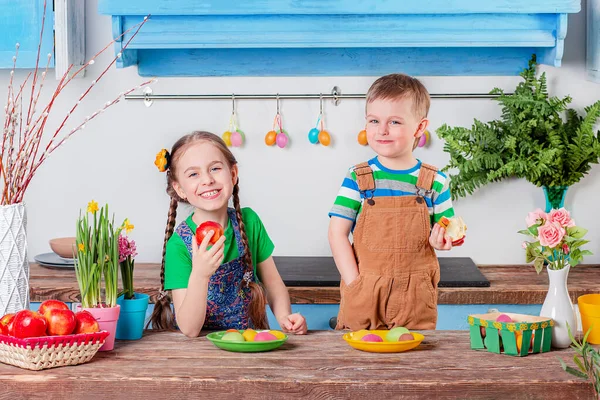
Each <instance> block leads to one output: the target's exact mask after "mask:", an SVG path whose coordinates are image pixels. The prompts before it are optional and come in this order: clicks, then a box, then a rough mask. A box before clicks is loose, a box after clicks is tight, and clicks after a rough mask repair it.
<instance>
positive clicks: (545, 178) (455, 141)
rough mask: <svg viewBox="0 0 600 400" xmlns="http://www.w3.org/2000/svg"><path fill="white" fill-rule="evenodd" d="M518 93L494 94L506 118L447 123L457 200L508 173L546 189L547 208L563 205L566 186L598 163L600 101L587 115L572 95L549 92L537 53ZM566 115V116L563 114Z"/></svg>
mask: <svg viewBox="0 0 600 400" xmlns="http://www.w3.org/2000/svg"><path fill="white" fill-rule="evenodd" d="M520 75H521V77H522V78H523V81H522V82H520V83H519V84H518V85H517V87H516V89H515V91H514V93H513V94H505V93H504V91H503V90H501V89H498V88H495V89H493V90H492V91H491V92H490V93H491V94H497V95H498V98H497V99H496V100H497V101H498V102H499V103H500V105H501V106H502V117H501V118H500V119H498V120H493V121H490V122H487V123H485V122H481V121H478V120H475V121H474V123H473V126H472V127H471V128H470V129H469V128H462V127H449V126H447V125H445V124H444V125H443V126H442V127H440V128H439V129H438V130H437V133H438V135H439V136H440V137H441V138H442V139H444V140H445V142H446V144H445V146H444V151H446V152H448V153H449V154H450V162H449V164H448V165H447V166H446V167H445V168H444V171H448V170H457V171H458V172H457V173H456V174H455V175H452V174H450V175H451V178H452V179H451V181H450V190H451V192H452V197H453V198H454V199H456V198H460V197H464V196H466V195H467V194H472V193H473V191H475V190H476V189H477V188H479V187H482V186H484V185H486V184H488V183H491V182H496V181H500V180H503V179H505V178H508V177H517V178H525V179H526V180H527V181H529V182H531V183H533V184H534V185H536V186H541V187H542V188H544V193H545V194H546V212H548V211H550V210H551V209H552V208H556V209H558V208H561V207H562V205H563V201H564V196H565V193H566V189H567V188H568V187H569V186H571V185H573V184H575V183H577V182H579V180H581V178H583V177H584V176H585V175H586V174H587V173H588V172H589V170H590V168H591V164H597V163H598V159H599V157H600V142H599V141H598V135H599V134H600V132H596V133H594V130H593V127H594V124H595V123H596V121H597V120H598V118H599V117H600V101H597V102H596V103H594V104H592V105H591V106H588V107H586V108H585V111H586V115H585V117H581V116H579V114H578V113H577V112H576V111H575V110H573V109H570V108H568V105H569V103H570V102H571V97H570V96H565V97H564V98H558V97H550V96H549V95H548V90H547V83H546V75H545V73H543V74H541V76H540V77H539V78H537V77H536V59H535V55H534V56H533V57H532V59H531V60H530V62H529V66H528V68H526V69H525V70H524V71H523V72H522V73H521V74H520ZM563 117H564V118H563Z"/></svg>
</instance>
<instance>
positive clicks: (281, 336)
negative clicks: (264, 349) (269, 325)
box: [269, 330, 285, 339]
mask: <svg viewBox="0 0 600 400" xmlns="http://www.w3.org/2000/svg"><path fill="white" fill-rule="evenodd" d="M269 332H271V333H272V334H273V336H275V337H276V338H277V339H284V338H285V334H284V333H283V332H281V331H274V330H270V331H269Z"/></svg>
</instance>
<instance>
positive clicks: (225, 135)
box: [221, 131, 231, 147]
mask: <svg viewBox="0 0 600 400" xmlns="http://www.w3.org/2000/svg"><path fill="white" fill-rule="evenodd" d="M221 137H222V138H223V141H224V142H225V144H226V145H227V146H228V147H231V132H230V131H225V132H223V135H222V136H221Z"/></svg>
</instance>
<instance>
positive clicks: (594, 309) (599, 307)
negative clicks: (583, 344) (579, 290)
mask: <svg viewBox="0 0 600 400" xmlns="http://www.w3.org/2000/svg"><path fill="white" fill-rule="evenodd" d="M577 305H578V306H579V313H580V314H581V326H582V328H583V334H584V335H585V334H586V332H587V331H588V329H590V328H592V330H591V332H590V334H589V336H588V338H587V341H588V342H589V343H591V344H600V294H584V295H583V296H579V298H577Z"/></svg>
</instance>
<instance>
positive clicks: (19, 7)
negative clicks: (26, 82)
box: [0, 0, 54, 68]
mask: <svg viewBox="0 0 600 400" xmlns="http://www.w3.org/2000/svg"><path fill="white" fill-rule="evenodd" d="M43 16H44V0H27V1H15V0H0V68H12V66H13V56H14V55H15V45H16V44H17V43H19V45H20V47H19V55H18V57H17V68H34V67H35V63H36V59H37V54H38V45H39V42H40V30H41V28H42V17H43ZM53 47H54V11H53V1H52V0H47V5H46V20H45V22H44V34H43V37H42V47H41V50H40V61H39V66H40V68H45V67H46V63H47V61H48V53H52V60H51V62H50V67H54V52H53Z"/></svg>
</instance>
